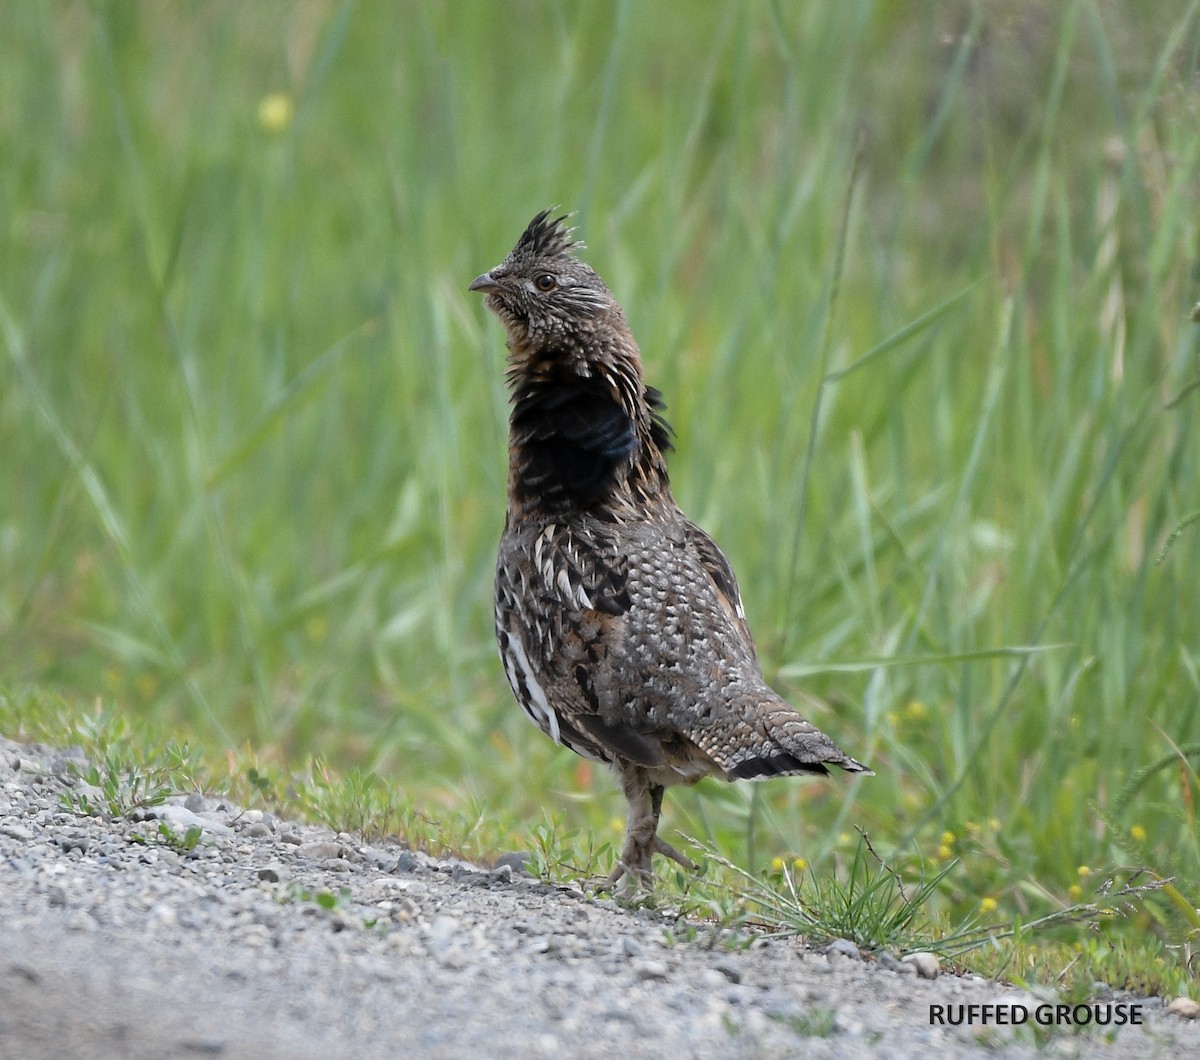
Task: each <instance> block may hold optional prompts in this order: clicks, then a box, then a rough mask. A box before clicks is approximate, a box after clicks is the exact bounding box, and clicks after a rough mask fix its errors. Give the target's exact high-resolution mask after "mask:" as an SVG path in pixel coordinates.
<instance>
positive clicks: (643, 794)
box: [608, 762, 696, 892]
mask: <svg viewBox="0 0 1200 1060" xmlns="http://www.w3.org/2000/svg"><path fill="white" fill-rule="evenodd" d="M617 768H618V769H619V770H620V772H621V782H622V785H623V787H624V789H625V801H626V802H628V803H629V818H628V821H627V823H626V826H625V849H624V850H622V851H621V860H620V861H618V862H617V864H616V867H615V868H614V869H613V870H612V872H611V873H610V874H609V877H608V883H609V886H615V885H616V884H617V883H619V882H621V881H622V879H624V885H623V889H624V890H625V891H626V892H629V891H632V890H635V889H636V888H637V887H639V886H640V887H644V888H645V889H646V890H647V891H649V890H652V889H653V886H654V877H653V875H652V874H651V867H650V862H651V859H652V857H653V855H655V854H662V855H664V856H665V857H668V858H670V859H671V860H672V861H677V862H679V864H680V865H682V866H683V867H684V868H685V869H688V870H689V871H693V872H694V871H695V869H696V866H695V864H694V863H693V862H692V861H691V860H690V859H689V858H687V857H685V856H684V855H683V854H681V853H679V851H678V850H676V849H675V848H674V847H673V846H671V844H670V843H668V842H666V840H664V839H660V838H659V837H658V819H659V817H660V816H661V815H662V800H663V791H664V790H665V789H664V788H663V786H662V785H661V784H651V783H650V778H649V777H648V776H647V775H646V771H645V770H644V769H643V768H642V767H641V766H636V765H633V764H632V763H630V762H619V763H618V766H617Z"/></svg>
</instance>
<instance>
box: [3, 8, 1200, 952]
mask: <svg viewBox="0 0 1200 1060" xmlns="http://www.w3.org/2000/svg"><path fill="white" fill-rule="evenodd" d="M0 40H2V41H3V43H2V44H0V53H2V55H3V61H2V62H0V157H3V158H4V160H5V161H4V165H3V166H2V167H0V211H2V214H3V218H4V226H5V229H6V238H5V239H4V240H3V241H0V325H2V328H3V338H2V344H3V345H2V349H0V451H2V452H3V457H2V458H0V685H2V686H3V687H5V688H7V689H8V690H9V694H10V704H11V703H12V702H16V698H13V697H16V696H17V695H18V693H19V692H20V691H21V690H29V689H36V690H45V691H48V692H50V693H53V694H54V695H57V696H61V697H63V699H64V700H65V701H66V702H67V703H68V704H72V705H73V707H72V709H78V711H79V712H80V715H81V716H82V715H85V714H87V713H89V712H90V711H91V710H92V709H93V707H92V705H93V703H94V701H96V700H97V699H99V700H100V701H101V702H102V703H103V704H104V705H105V709H107V710H110V711H113V712H116V713H119V714H120V715H122V716H126V717H129V718H131V719H140V722H144V723H145V724H147V725H150V726H152V727H153V728H154V729H155V730H156V731H159V732H164V733H168V734H172V735H175V736H185V737H187V738H189V739H190V740H191V742H192V743H193V744H198V745H199V746H200V747H201V748H203V750H204V753H205V754H206V755H208V756H209V757H210V758H212V759H213V760H215V761H219V760H221V758H222V757H223V756H224V755H225V754H226V752H227V751H229V750H230V749H236V748H247V747H248V748H250V749H251V753H252V754H253V755H254V756H256V757H257V758H258V759H259V760H261V761H266V762H273V763H276V764H277V765H278V766H279V767H280V768H282V769H285V770H286V769H291V768H301V767H302V766H304V764H305V763H307V762H308V761H309V760H310V758H311V757H312V756H313V755H314V754H319V755H321V756H323V757H324V759H325V760H326V761H327V762H328V764H329V767H330V768H331V769H334V770H348V769H351V768H352V767H360V768H361V769H363V770H370V771H373V772H374V773H375V774H376V775H378V776H379V777H382V778H386V779H387V781H388V782H389V784H391V785H393V786H394V792H395V798H396V799H397V800H398V801H405V802H407V803H408V804H411V805H412V806H415V807H417V808H418V809H420V810H422V811H423V812H427V813H429V814H432V815H434V816H435V817H436V816H437V815H438V814H439V813H455V812H459V813H465V814H468V815H474V816H475V817H480V818H495V819H498V820H501V821H504V822H508V825H506V827H508V826H511V827H513V828H515V829H516V835H515V838H514V840H513V841H514V842H518V843H519V842H521V841H522V839H521V829H522V828H524V827H532V826H533V825H534V824H536V823H537V822H539V821H541V820H542V817H543V814H544V813H548V814H549V816H550V817H551V818H552V819H553V820H554V821H556V822H559V823H560V824H561V825H562V826H563V827H565V828H574V829H580V830H583V831H584V832H587V833H591V834H593V835H596V834H599V835H601V836H604V837H606V838H607V839H610V840H611V839H615V838H617V837H618V835H619V833H618V832H616V831H614V830H613V829H612V825H611V823H610V822H611V818H613V817H619V816H620V814H621V812H622V807H621V799H620V795H619V792H618V791H617V789H616V786H615V785H614V784H612V783H611V782H610V780H609V778H608V777H606V776H603V775H593V772H594V771H593V770H592V768H591V767H590V766H588V764H586V763H584V762H582V761H581V760H580V759H577V758H575V757H574V756H573V755H571V754H570V753H569V752H567V751H565V750H562V749H559V748H556V747H554V746H553V745H552V744H551V743H550V742H549V741H547V740H546V739H545V738H544V737H543V736H541V734H540V733H538V732H537V731H536V730H535V729H534V728H533V727H532V726H531V725H529V724H528V722H527V721H526V720H525V718H524V716H523V714H522V713H521V711H520V710H519V709H517V707H516V706H515V704H514V702H513V701H512V699H511V695H510V693H509V691H508V689H507V687H506V685H505V682H504V678H503V674H502V671H501V668H500V666H499V663H498V661H497V659H496V656H495V649H494V645H493V636H492V629H491V574H492V563H493V557H494V548H495V544H496V541H497V538H498V536H499V532H500V526H501V521H502V516H503V505H504V480H503V479H504V468H505V456H504V448H505V433H506V423H505V420H506V401H505V394H504V390H503V385H502V372H501V369H502V360H503V337H502V333H501V331H500V329H499V327H498V325H497V324H496V323H495V321H493V320H492V319H491V318H490V317H488V316H487V315H486V314H485V312H484V311H483V309H482V308H481V306H480V305H479V302H478V300H477V299H476V298H474V297H473V296H471V295H469V294H468V293H467V291H466V284H467V283H468V282H469V281H470V279H471V278H472V277H473V276H475V275H476V274H477V273H479V272H480V271H482V270H483V269H484V268H487V267H489V266H491V265H493V264H495V263H496V262H498V261H499V260H500V259H501V258H502V257H503V256H504V254H505V253H506V252H507V251H508V249H509V248H510V246H511V245H512V243H513V242H514V240H515V239H516V237H517V235H518V234H519V233H520V231H521V229H522V227H523V226H524V224H525V223H526V222H527V220H528V219H529V217H530V216H531V215H532V214H533V213H534V212H535V211H536V210H538V209H540V208H542V207H544V206H546V205H549V204H552V203H561V204H563V206H564V207H566V208H574V209H577V210H578V211H579V214H578V218H577V220H578V223H579V224H580V225H581V234H582V235H583V237H584V238H585V239H586V240H587V241H588V242H589V244H590V247H591V249H590V250H588V251H587V252H586V256H587V259H588V260H589V261H590V262H591V263H592V264H593V265H594V266H595V267H596V268H597V269H598V270H599V271H600V273H601V274H602V275H603V276H604V277H605V278H606V279H607V280H608V282H609V285H610V286H611V287H612V288H613V290H614V291H615V293H616V294H617V296H618V298H619V299H620V300H621V301H622V303H623V304H624V306H625V308H626V311H627V313H628V316H629V318H630V320H631V322H632V324H633V327H634V331H635V334H636V335H637V336H638V338H639V341H640V343H641V345H642V349H643V354H644V358H645V361H646V365H647V374H648V378H649V380H650V381H651V382H652V383H653V384H654V385H656V386H658V387H660V388H661V389H662V390H663V391H664V392H665V394H666V396H667V400H668V403H669V409H668V416H669V419H670V420H671V422H672V424H673V425H674V427H675V429H676V431H677V449H678V451H677V452H676V453H675V454H674V456H673V459H672V474H673V480H674V482H675V484H676V493H677V496H678V498H679V500H680V502H681V504H682V506H683V507H684V509H685V510H686V511H688V512H689V514H691V515H692V516H693V517H694V518H696V519H697V521H699V522H700V523H702V524H703V525H704V526H705V527H706V528H707V529H708V530H709V531H710V532H711V533H712V534H713V535H714V536H715V537H716V539H717V540H718V541H719V542H720V543H721V544H722V546H723V547H724V549H725V550H726V552H727V554H728V555H729V557H730V559H731V561H732V563H733V565H734V567H735V569H736V570H737V572H738V574H739V577H740V579H741V582H742V589H743V594H744V596H745V599H746V602H747V608H748V611H749V615H750V620H751V625H752V628H753V629H754V630H755V633H756V635H757V638H758V641H759V645H760V653H761V656H762V659H763V662H764V667H765V669H766V671H767V675H768V678H769V679H770V680H772V681H773V682H774V683H775V684H776V685H777V687H779V688H780V689H781V691H783V692H785V693H786V694H787V695H788V696H790V697H791V698H792V700H793V702H796V703H797V704H798V705H800V706H801V707H802V709H804V710H805V711H806V713H808V714H809V715H810V716H811V717H812V718H813V720H815V721H816V722H817V723H818V724H819V725H820V726H821V727H822V728H824V729H825V730H826V731H828V732H830V733H831V734H832V735H833V736H834V737H835V738H836V739H837V740H838V742H839V743H840V744H841V745H842V746H844V747H845V748H846V749H847V750H848V751H849V752H850V753H852V754H854V755H855V756H856V757H858V758H860V759H863V760H865V761H868V762H870V763H871V764H872V766H873V767H874V768H875V770H876V771H877V773H878V776H876V777H875V778H873V779H870V780H867V781H864V782H862V783H860V784H857V785H856V784H852V783H849V782H847V781H845V780H843V779H835V780H833V781H831V782H828V783H825V782H822V783H811V784H806V783H789V782H781V783H773V784H769V785H764V786H749V785H746V786H738V787H726V786H722V785H718V784H715V783H708V782H706V783H705V784H703V785H701V786H700V787H699V788H698V789H696V790H694V791H687V792H677V793H675V795H674V796H673V797H672V799H671V800H669V802H670V804H671V808H670V809H669V810H668V820H667V823H666V825H665V830H666V831H668V832H669V831H671V830H673V829H677V828H678V829H682V830H684V831H687V832H689V833H691V834H693V835H700V836H703V837H706V838H709V839H711V840H713V841H714V842H716V843H717V844H718V846H719V847H720V848H721V849H722V850H724V851H726V853H727V854H728V856H730V857H731V858H733V859H734V860H736V861H738V863H739V864H743V865H746V866H748V867H750V868H752V869H758V868H761V867H763V866H764V865H766V864H768V863H769V860H770V859H771V858H778V857H781V856H789V855H800V854H802V855H803V856H804V857H805V858H806V859H807V860H808V861H809V862H810V863H811V864H813V865H814V866H817V867H820V866H822V865H826V866H827V865H828V864H829V863H830V859H831V858H836V857H837V856H838V852H839V851H841V850H844V849H845V848H846V846H847V844H848V843H850V838H849V835H848V833H850V831H851V829H852V826H853V825H861V826H863V827H865V828H866V829H868V830H869V831H870V833H871V836H872V839H873V841H874V842H875V843H876V845H877V846H886V847H895V848H898V849H900V850H906V851H916V852H917V853H918V854H919V855H920V856H921V857H923V858H925V859H927V860H928V861H931V862H937V861H945V860H946V859H948V858H950V857H953V856H961V857H962V858H963V860H962V863H961V865H960V866H959V868H958V869H957V870H956V872H955V873H954V874H952V875H951V876H950V877H948V880H947V883H946V892H947V896H948V899H949V901H950V902H951V903H957V905H958V907H960V908H969V907H970V906H971V905H972V903H976V902H978V901H979V898H980V896H981V895H986V896H988V898H989V900H990V902H991V906H990V907H989V908H994V907H996V906H997V905H998V906H999V907H1001V908H1003V909H1005V910H1007V911H1010V912H1011V913H1012V914H1014V915H1025V914H1029V913H1031V912H1033V911H1036V910H1038V909H1042V908H1045V907H1047V906H1053V905H1054V904H1055V903H1061V902H1066V901H1069V900H1071V898H1072V897H1078V896H1079V895H1080V894H1081V893H1087V891H1088V890H1089V888H1090V887H1092V886H1094V885H1095V884H1096V883H1099V882H1100V878H1101V877H1102V876H1103V874H1104V873H1105V872H1108V871H1110V870H1114V869H1119V868H1120V867H1122V866H1129V867H1133V866H1145V867H1148V868H1150V869H1152V870H1153V871H1154V872H1157V873H1161V874H1163V875H1177V876H1178V877H1179V878H1180V880H1182V881H1188V882H1190V884H1191V885H1193V886H1194V885H1195V884H1196V883H1197V881H1200V850H1198V846H1197V833H1196V822H1195V805H1194V800H1195V798H1196V794H1197V775H1196V772H1195V761H1196V758H1195V748H1196V745H1197V744H1198V743H1200V674H1198V664H1200V640H1198V635H1197V620H1196V614H1197V605H1198V600H1200V596H1198V590H1197V582H1198V578H1197V574H1196V571H1197V569H1200V527H1198V526H1194V525H1192V526H1188V525H1183V524H1185V522H1186V519H1187V517H1188V516H1189V515H1191V514H1193V513H1194V512H1196V510H1197V509H1200V451H1198V446H1197V439H1196V428H1195V420H1196V417H1197V410H1198V407H1200V404H1198V403H1200V390H1197V389H1195V386H1194V384H1195V381H1196V380H1197V378H1198V376H1200V359H1198V357H1197V332H1196V326H1195V325H1193V324H1192V323H1191V322H1190V321H1189V313H1190V309H1191V306H1192V304H1193V302H1195V300H1196V298H1197V292H1198V291H1200V282H1198V280H1200V277H1198V275H1197V268H1196V250H1197V222H1198V218H1200V210H1198V205H1200V203H1198V201H1197V182H1196V174H1197V171H1198V168H1197V167H1198V162H1200V157H1198V156H1200V79H1198V78H1200V28H1198V22H1197V4H1196V3H1195V2H1185V0H1156V2H1154V3H1152V4H1151V3H1146V2H1137V0H1127V2H1118V0H1069V2H1066V3H1059V2H1056V0H1019V2H999V0H994V2H993V0H987V2H978V3H965V2H964V3H940V2H937V3H935V2H918V3H912V4H904V5H891V4H882V3H874V4H873V3H869V2H866V0H863V2H855V3H843V2H840V0H828V2H811V3H802V4H784V3H770V2H754V3H740V2H739V3H712V4H704V5H700V4H695V5H687V7H686V11H685V10H684V9H682V8H680V7H676V6H674V5H665V4H654V5H649V4H636V3H616V4H606V3H550V2H534V0H526V2H519V3H511V4H503V5H502V4H492V3H484V2H482V0H480V2H465V3H453V4H451V3H446V4H435V3H428V4H418V3H399V4H391V3H387V4H385V3H377V2H368V0H362V2H359V3H352V2H347V3H333V2H321V3H318V2H312V0H309V2H297V3H280V2H270V0H260V2H258V3H255V4H240V3H234V2H213V3H206V4H202V5H201V4H170V5H163V4H153V3H149V2H144V3H143V2H130V0H123V2H103V0H97V2H94V3H91V4H83V3H66V2H59V3H46V4H7V5H4V6H3V7H2V8H0ZM956 296H959V297H956ZM951 300H952V301H951ZM948 301H950V304H949V305H948V306H946V307H945V310H944V312H942V313H940V314H937V315H936V317H935V318H934V319H932V320H923V319H922V318H923V317H925V315H926V314H929V313H930V312H931V311H933V310H935V309H937V308H938V307H939V306H945V304H946V303H947V302H948ZM914 322H919V323H920V326H917V327H912V325H914ZM906 328H909V329H911V332H912V333H911V334H906V333H905V329H906ZM893 337H899V338H900V339H902V341H898V342H895V343H889V341H888V340H889V339H890V338H893ZM880 344H883V349H882V350H880V351H879V352H878V354H877V355H876V356H873V357H871V358H870V359H869V360H867V361H866V362H864V363H862V364H859V363H858V362H859V361H860V359H861V358H863V357H864V355H866V354H867V353H868V352H869V351H872V350H877V349H878V348H879V347H880ZM846 369H852V370H850V371H846V372H845V373H844V374H841V373H843V371H844V370H846ZM814 411H816V412H818V413H819V415H818V417H817V418H816V420H815V421H814V418H813V417H814ZM814 422H815V428H814V427H813V424H814ZM1181 526H1182V529H1181V530H1180V532H1179V533H1178V534H1177V535H1176V536H1175V537H1174V538H1173V539H1171V535H1172V533H1173V531H1175V530H1176V529H1178V528H1180V527H1181ZM1169 539H1170V545H1171V547H1170V548H1169V549H1167V551H1166V554H1165V556H1164V555H1162V552H1163V550H1164V548H1165V547H1166V546H1167V544H1168V540H1169ZM26 702H29V701H28V700H27V701H26ZM7 717H8V721H9V724H10V725H12V726H18V725H20V724H22V722H21V718H20V711H16V712H15V713H14V711H13V710H11V709H10V711H9V713H8V715H7ZM14 719H15V720H14ZM26 721H28V719H26ZM26 727H29V728H33V727H35V726H32V725H26ZM1189 750H1190V753H1191V757H1189V753H1188V752H1189ZM1193 894H1194V892H1193ZM1193 900H1194V898H1193ZM1141 926H1142V927H1143V928H1144V927H1145V926H1146V925H1145V924H1144V923H1143V924H1142V925H1141Z"/></svg>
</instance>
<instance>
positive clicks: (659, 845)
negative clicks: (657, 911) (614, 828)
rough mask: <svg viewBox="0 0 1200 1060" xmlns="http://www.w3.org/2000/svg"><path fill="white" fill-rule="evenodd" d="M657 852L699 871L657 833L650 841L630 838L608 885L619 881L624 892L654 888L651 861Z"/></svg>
mask: <svg viewBox="0 0 1200 1060" xmlns="http://www.w3.org/2000/svg"><path fill="white" fill-rule="evenodd" d="M655 854H662V855H663V856H664V857H668V858H670V859H671V860H672V861H675V862H678V863H679V864H680V865H682V866H683V867H684V868H685V869H687V870H688V871H689V872H696V871H698V868H699V867H698V866H697V865H696V863H695V862H694V861H692V859H691V858H689V857H687V856H686V855H684V854H681V853H680V852H679V851H678V850H676V849H675V848H674V847H673V846H671V844H670V843H668V842H667V841H666V840H665V839H661V838H659V837H658V836H656V835H655V836H651V837H650V841H649V842H644V841H642V842H639V841H638V840H636V839H633V838H630V839H628V840H627V841H626V843H625V849H624V850H623V851H622V852H621V859H620V860H619V861H618V862H617V864H616V865H615V866H614V868H613V870H612V872H610V873H609V874H608V886H609V887H616V886H617V884H618V883H619V884H621V890H622V892H623V893H624V894H631V893H633V892H634V891H637V890H639V889H642V890H646V891H652V890H654V874H653V873H652V871H651V864H650V863H651V859H652V857H653V856H654V855H655Z"/></svg>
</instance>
